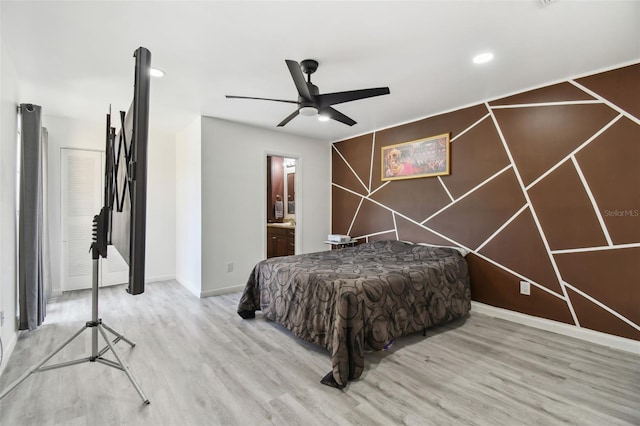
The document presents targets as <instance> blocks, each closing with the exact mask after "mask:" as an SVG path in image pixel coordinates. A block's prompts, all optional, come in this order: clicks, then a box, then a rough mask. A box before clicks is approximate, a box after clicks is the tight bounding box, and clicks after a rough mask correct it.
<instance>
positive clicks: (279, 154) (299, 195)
mask: <svg viewBox="0 0 640 426" xmlns="http://www.w3.org/2000/svg"><path fill="white" fill-rule="evenodd" d="M267 157H285V158H293V159H294V160H296V177H295V183H294V185H293V187H294V189H295V191H296V200H295V203H296V213H295V214H296V238H295V246H296V247H295V248H296V250H295V254H300V247H302V218H303V208H302V206H303V203H302V200H303V193H302V173H301V170H302V156H301V155H300V154H292V153H287V152H282V151H271V150H266V151H264V154H263V156H262V179H261V183H262V209H261V211H262V253H263V256H264V258H265V259H266V258H267V211H266V209H265V206H266V205H267Z"/></svg>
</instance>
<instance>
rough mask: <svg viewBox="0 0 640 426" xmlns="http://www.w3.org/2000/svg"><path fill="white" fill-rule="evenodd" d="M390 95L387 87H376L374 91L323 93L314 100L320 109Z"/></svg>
mask: <svg viewBox="0 0 640 426" xmlns="http://www.w3.org/2000/svg"><path fill="white" fill-rule="evenodd" d="M389 93H391V92H390V91H389V88H388V87H376V88H374V89H362V90H349V91H347V92H336V93H325V94H324V95H318V96H317V97H316V99H317V100H318V104H319V105H320V107H325V106H330V105H336V104H341V103H343V102H351V101H357V100H358V99H365V98H372V97H374V96H380V95H388V94H389Z"/></svg>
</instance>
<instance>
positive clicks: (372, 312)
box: [238, 241, 471, 388]
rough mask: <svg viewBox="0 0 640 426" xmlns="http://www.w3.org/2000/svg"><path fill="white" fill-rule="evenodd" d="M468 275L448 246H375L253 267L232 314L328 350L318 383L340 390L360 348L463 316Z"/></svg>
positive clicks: (360, 358)
mask: <svg viewBox="0 0 640 426" xmlns="http://www.w3.org/2000/svg"><path fill="white" fill-rule="evenodd" d="M470 299H471V297H470V288H469V273H468V269H467V264H466V261H465V259H464V257H463V255H462V254H461V253H460V252H459V251H458V250H456V249H454V248H447V247H436V246H426V245H420V244H411V243H406V242H401V241H376V242H370V243H365V244H361V245H358V246H356V247H350V248H343V249H340V250H331V251H324V252H318V253H310V254H302V255H296V256H285V257H276V258H270V259H267V260H264V261H261V262H259V263H258V264H257V265H256V266H255V267H254V269H253V271H252V273H251V275H250V276H249V279H248V281H247V284H246V286H245V288H244V291H243V293H242V296H241V298H240V302H239V303H238V314H239V315H240V316H241V317H242V318H244V319H249V318H254V317H255V312H256V311H257V310H260V311H262V312H263V315H264V317H266V318H268V319H269V320H272V321H274V322H277V323H278V324H281V325H282V326H284V327H285V328H287V329H289V330H290V331H292V332H293V333H294V334H295V335H297V336H298V337H300V338H301V339H304V340H306V341H308V342H312V343H315V344H317V345H320V346H322V347H324V348H326V349H327V350H328V351H329V352H330V354H331V359H332V367H333V368H332V370H331V371H330V372H329V373H328V374H327V375H326V376H324V378H323V379H322V380H321V382H322V383H324V384H326V385H329V386H334V387H337V388H343V387H344V386H346V384H347V382H348V381H349V380H354V379H357V378H358V377H360V375H361V374H362V372H363V369H364V353H365V350H366V349H372V350H381V349H384V348H385V347H386V346H387V345H389V343H390V342H392V341H393V339H395V338H398V337H400V336H402V335H405V334H410V333H415V332H418V331H423V330H425V329H426V328H428V327H431V326H434V325H438V324H443V323H446V322H448V321H451V320H454V319H457V318H460V317H462V316H464V315H466V314H467V313H468V312H469V310H470V309H471V301H470Z"/></svg>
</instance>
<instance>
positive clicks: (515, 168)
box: [487, 105, 580, 326]
mask: <svg viewBox="0 0 640 426" xmlns="http://www.w3.org/2000/svg"><path fill="white" fill-rule="evenodd" d="M488 107H489V105H487V108H488ZM489 113H490V114H491V118H492V120H493V124H494V126H495V128H496V131H497V132H498V136H499V137H500V140H501V141H502V145H503V147H504V150H505V152H506V153H507V156H508V157H509V161H510V162H511V165H512V166H513V171H514V173H515V175H516V179H517V180H518V184H519V185H520V190H521V191H522V194H523V195H524V198H525V199H526V200H527V204H528V205H529V210H530V211H531V217H533V222H534V223H535V224H536V228H537V229H538V234H539V235H540V238H541V239H542V244H544V248H545V251H546V253H547V257H548V258H549V261H550V262H551V267H552V268H553V271H554V272H555V274H556V278H557V280H558V282H559V283H560V289H561V290H562V294H563V295H564V298H565V302H566V303H567V306H568V307H569V312H571V318H573V322H574V324H575V325H577V326H580V321H579V320H578V316H577V315H576V312H575V310H574V309H573V305H572V304H571V300H570V299H569V294H568V293H567V289H566V288H565V286H564V285H563V284H562V275H561V274H560V269H559V268H558V265H557V264H556V260H555V258H554V257H553V255H552V254H551V247H550V246H549V242H548V241H547V236H546V235H545V233H544V230H543V229H542V224H541V223H540V220H539V219H538V214H537V213H536V209H535V208H534V207H533V203H531V198H529V194H528V193H527V190H526V189H525V185H524V181H523V180H522V176H521V175H520V171H519V170H518V166H517V165H516V163H515V161H514V160H513V155H512V154H511V150H510V149H509V145H508V144H507V140H506V139H505V137H504V134H503V133H502V128H500V124H499V123H498V120H497V118H496V116H495V114H494V113H493V110H491V109H490V110H489Z"/></svg>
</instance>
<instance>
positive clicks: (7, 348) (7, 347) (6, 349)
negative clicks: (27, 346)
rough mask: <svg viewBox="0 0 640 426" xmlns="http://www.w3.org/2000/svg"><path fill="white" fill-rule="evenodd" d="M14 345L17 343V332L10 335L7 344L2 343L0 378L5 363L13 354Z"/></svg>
mask: <svg viewBox="0 0 640 426" xmlns="http://www.w3.org/2000/svg"><path fill="white" fill-rule="evenodd" d="M16 343H18V333H17V332H15V333H13V334H12V335H11V338H10V339H9V341H8V342H5V341H3V342H2V349H3V353H2V364H1V365H0V376H2V373H3V372H4V369H5V367H6V366H7V362H8V361H9V358H10V357H11V354H12V353H13V350H14V349H15V347H16Z"/></svg>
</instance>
